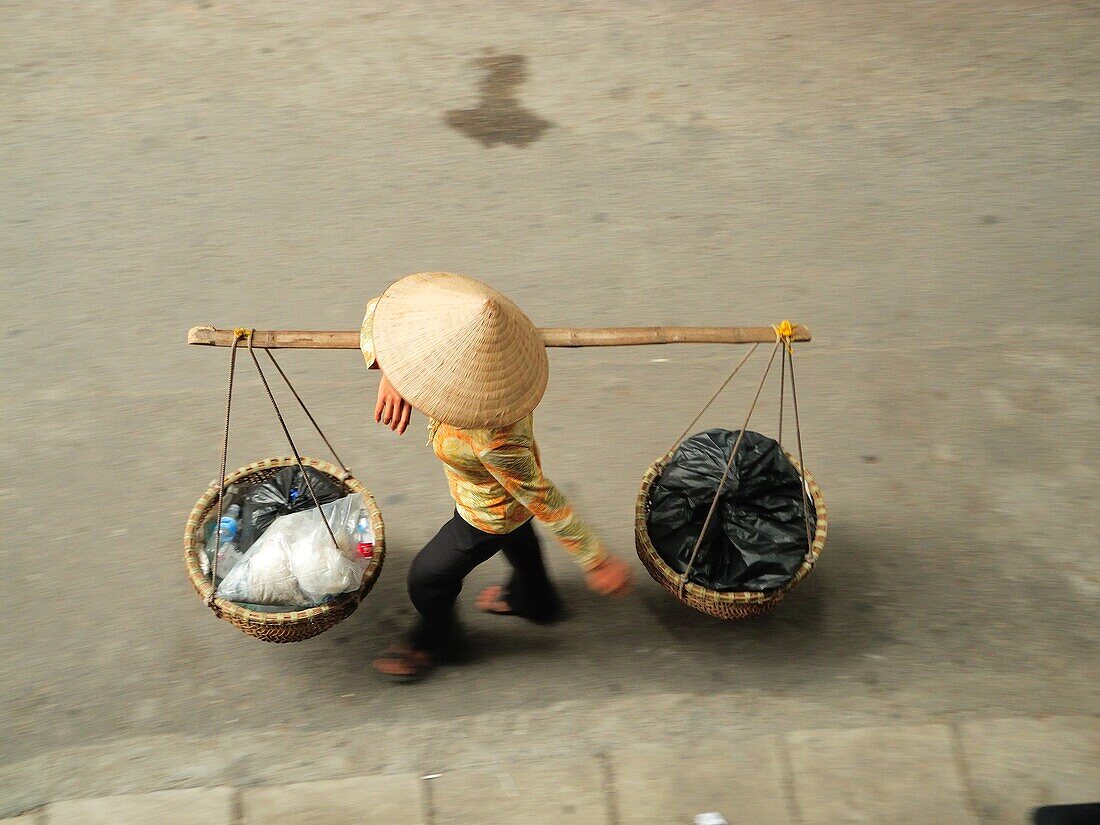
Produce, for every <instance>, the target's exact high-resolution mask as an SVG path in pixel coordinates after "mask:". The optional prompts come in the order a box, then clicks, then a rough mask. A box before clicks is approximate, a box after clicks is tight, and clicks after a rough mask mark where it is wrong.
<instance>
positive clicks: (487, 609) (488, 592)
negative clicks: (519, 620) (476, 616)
mask: <svg viewBox="0 0 1100 825" xmlns="http://www.w3.org/2000/svg"><path fill="white" fill-rule="evenodd" d="M475 604H476V605H477V609H478V610H480V611H481V612H482V613H494V614H496V615H497V616H511V615H512V608H511V606H510V605H509V604H508V602H507V601H505V599H504V588H503V587H500V586H499V585H498V586H495V587H486V588H485V589H484V590H482V591H481V593H479V594H478V597H477V601H476V602H475Z"/></svg>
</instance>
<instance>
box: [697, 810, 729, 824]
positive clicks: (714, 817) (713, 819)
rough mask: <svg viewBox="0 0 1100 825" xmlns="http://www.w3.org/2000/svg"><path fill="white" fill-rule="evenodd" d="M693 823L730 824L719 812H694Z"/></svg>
mask: <svg viewBox="0 0 1100 825" xmlns="http://www.w3.org/2000/svg"><path fill="white" fill-rule="evenodd" d="M695 825H730V824H729V823H728V822H726V818H725V817H724V816H722V815H721V814H719V813H707V814H696V815H695Z"/></svg>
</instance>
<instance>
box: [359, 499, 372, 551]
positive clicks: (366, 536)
mask: <svg viewBox="0 0 1100 825" xmlns="http://www.w3.org/2000/svg"><path fill="white" fill-rule="evenodd" d="M355 546H356V548H357V549H358V550H359V555H360V556H362V557H363V558H365V559H373V558H374V528H373V527H371V524H370V513H368V512H367V511H366V510H365V509H363V510H360V511H359V518H358V519H357V520H356V522H355Z"/></svg>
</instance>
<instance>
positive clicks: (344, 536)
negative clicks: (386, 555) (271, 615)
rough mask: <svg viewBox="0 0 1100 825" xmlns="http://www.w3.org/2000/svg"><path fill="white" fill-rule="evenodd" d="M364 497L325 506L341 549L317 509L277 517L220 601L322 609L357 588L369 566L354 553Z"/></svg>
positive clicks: (225, 586)
mask: <svg viewBox="0 0 1100 825" xmlns="http://www.w3.org/2000/svg"><path fill="white" fill-rule="evenodd" d="M362 506H363V495H362V493H353V494H352V495H350V496H345V497H344V498H342V499H339V500H337V501H334V502H331V503H329V504H325V505H322V507H321V511H322V512H323V513H324V515H325V518H326V519H327V520H328V522H329V525H330V526H331V527H332V532H333V534H334V535H335V536H336V541H337V544H338V545H339V547H334V546H333V544H332V537H330V536H329V533H328V530H326V529H325V525H324V522H322V521H321V516H320V514H319V513H318V511H317V508H316V507H314V508H313V509H311V510H305V511H303V512H300V513H291V514H290V515H285V516H279V517H278V518H277V519H275V521H274V522H273V523H272V524H271V526H270V527H268V528H267V529H266V530H265V531H264V533H263V535H261V536H260V538H259V539H257V540H256V543H255V544H253V545H252V547H251V548H249V550H248V552H247V553H246V554H245V555H244V558H242V559H241V560H240V561H239V562H237V564H236V565H235V566H234V567H233V570H232V571H230V573H229V575H228V576H226V577H225V579H224V581H222V583H221V584H220V585H219V586H218V591H217V592H218V596H219V597H221V598H223V599H229V600H231V601H235V602H250V603H253V604H276V605H302V606H309V605H315V604H320V603H321V602H323V601H325V600H326V599H328V598H330V597H332V596H337V595H339V594H340V593H347V592H349V591H351V590H355V589H357V588H358V587H359V584H360V582H361V581H362V579H363V572H364V571H365V570H366V568H367V565H368V564H369V563H370V560H369V559H365V558H363V557H361V556H360V555H359V554H358V552H356V547H355V543H354V539H353V538H352V532H353V531H354V529H355V521H356V517H357V516H358V514H359V510H360V508H361V507H362Z"/></svg>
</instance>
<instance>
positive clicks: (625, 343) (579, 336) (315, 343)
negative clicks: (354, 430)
mask: <svg viewBox="0 0 1100 825" xmlns="http://www.w3.org/2000/svg"><path fill="white" fill-rule="evenodd" d="M539 334H541V335H542V340H543V342H544V343H545V344H546V346H548V347H630V346H639V345H644V344H756V343H762V344H766V343H770V342H773V341H775V330H774V329H772V328H771V327H581V328H569V327H561V328H543V329H540V330H539ZM791 340H792V341H809V340H810V331H809V330H808V329H807V328H806V327H804V326H802V325H801V324H795V325H794V326H793V335H792V336H791ZM187 343H188V344H193V345H195V346H203V347H228V346H231V345H232V343H233V330H231V329H215V328H214V327H210V326H200V327H192V328H191V330H190V331H189V332H188V333H187ZM252 345H253V346H254V347H258V348H259V349H359V332H358V330H325V329H257V330H255V331H254V332H253V333H252Z"/></svg>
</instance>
